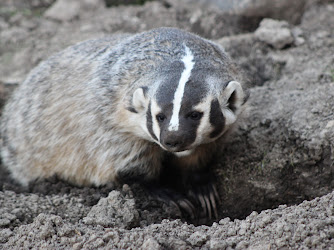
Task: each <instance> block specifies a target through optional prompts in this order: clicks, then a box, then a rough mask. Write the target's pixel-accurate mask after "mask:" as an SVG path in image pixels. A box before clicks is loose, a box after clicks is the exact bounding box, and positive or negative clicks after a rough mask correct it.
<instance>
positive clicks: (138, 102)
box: [132, 87, 149, 113]
mask: <svg viewBox="0 0 334 250" xmlns="http://www.w3.org/2000/svg"><path fill="white" fill-rule="evenodd" d="M148 102H149V101H148V98H147V87H140V88H138V89H136V90H135V92H134V93H133V96H132V106H133V109H134V110H135V111H136V112H137V113H138V112H142V111H144V110H146V108H147V106H148Z"/></svg>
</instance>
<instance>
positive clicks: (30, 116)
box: [1, 37, 159, 185]
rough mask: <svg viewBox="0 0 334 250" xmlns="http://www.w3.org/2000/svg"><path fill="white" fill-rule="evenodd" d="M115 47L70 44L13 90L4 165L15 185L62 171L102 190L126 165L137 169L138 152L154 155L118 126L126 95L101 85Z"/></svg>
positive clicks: (106, 41) (4, 124) (109, 41)
mask: <svg viewBox="0 0 334 250" xmlns="http://www.w3.org/2000/svg"><path fill="white" fill-rule="evenodd" d="M114 43H115V39H114V37H110V38H103V39H98V40H91V41H87V42H84V43H81V44H79V45H76V46H73V47H70V48H68V49H66V50H64V51H63V52H60V53H58V54H56V55H55V56H53V57H51V58H50V59H48V60H47V61H45V62H42V63H41V64H40V65H39V66H38V67H36V68H35V69H34V70H33V71H32V72H31V73H30V74H29V76H28V77H27V79H26V80H25V81H24V82H23V83H22V84H21V85H20V86H19V87H18V89H16V91H15V92H14V94H13V96H12V97H11V98H10V100H9V102H8V103H7V105H6V106H5V109H4V111H3V116H2V121H1V135H2V149H1V154H2V159H3V163H4V165H5V166H7V167H8V168H9V169H10V171H11V172H12V175H13V177H14V178H15V179H16V180H18V181H19V182H21V183H22V184H27V183H28V182H29V181H31V180H34V179H37V178H44V177H49V176H52V175H54V174H57V175H59V176H60V177H62V178H64V179H67V180H69V181H72V182H74V183H77V184H80V185H81V184H97V185H100V184H104V183H106V182H108V181H114V180H115V177H116V174H115V171H116V169H117V168H122V167H124V168H126V166H124V162H130V163H132V164H138V165H139V164H142V163H141V162H140V159H138V154H139V155H142V156H143V157H144V156H145V154H150V155H154V152H155V151H157V150H156V149H157V147H158V146H156V145H154V144H153V143H147V142H146V141H145V140H142V139H139V138H134V137H133V135H131V134H130V133H128V131H125V132H122V131H121V130H120V129H119V128H118V127H119V124H120V123H121V121H119V120H117V118H116V117H115V116H116V113H117V112H118V110H117V109H118V108H119V107H118V104H119V102H120V100H122V98H124V96H123V95H124V94H125V93H124V94H123V93H122V89H119V88H117V86H113V82H110V83H109V85H108V86H104V85H103V80H105V79H103V77H104V76H101V75H99V71H100V70H104V68H105V67H106V66H105V65H106V64H107V65H108V66H112V64H113V63H114V62H113V61H111V62H106V61H105V60H106V58H105V57H106V56H107V57H109V56H108V55H109V54H111V53H113V49H114V48H113V46H112V45H113V44H114ZM115 61H116V60H115ZM157 157H159V155H157ZM151 158H152V159H151V160H152V161H158V159H155V158H154V157H151ZM157 164H158V162H157ZM157 166H159V165H157ZM137 169H138V172H140V171H142V172H143V173H145V174H146V175H147V174H148V175H150V174H151V175H155V174H156V173H154V169H150V171H149V172H150V173H146V172H147V170H145V166H142V167H138V168H137ZM138 174H140V173H138Z"/></svg>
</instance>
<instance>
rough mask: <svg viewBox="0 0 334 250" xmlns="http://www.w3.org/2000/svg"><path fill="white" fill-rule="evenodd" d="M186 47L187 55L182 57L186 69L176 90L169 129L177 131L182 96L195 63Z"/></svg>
mask: <svg viewBox="0 0 334 250" xmlns="http://www.w3.org/2000/svg"><path fill="white" fill-rule="evenodd" d="M184 47H185V52H186V54H185V56H184V57H183V58H182V62H183V63H184V70H183V72H182V74H181V77H180V81H179V85H178V86H177V89H176V91H175V95H174V100H173V114H172V118H171V119H170V122H169V127H168V130H169V131H177V130H178V129H179V113H180V109H181V103H182V98H183V94H184V87H185V85H186V83H187V82H188V80H189V78H190V74H191V70H192V69H193V67H194V65H195V63H194V61H193V59H194V56H193V54H192V53H191V51H190V49H189V48H188V47H187V46H184Z"/></svg>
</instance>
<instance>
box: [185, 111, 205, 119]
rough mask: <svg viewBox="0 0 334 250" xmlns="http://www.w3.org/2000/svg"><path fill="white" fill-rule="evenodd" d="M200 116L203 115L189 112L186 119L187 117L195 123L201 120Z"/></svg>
mask: <svg viewBox="0 0 334 250" xmlns="http://www.w3.org/2000/svg"><path fill="white" fill-rule="evenodd" d="M202 116H203V113H201V112H198V111H193V112H190V113H189V114H188V117H189V118H190V119H192V120H195V121H197V120H199V119H201V118H202Z"/></svg>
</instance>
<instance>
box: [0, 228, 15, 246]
mask: <svg viewBox="0 0 334 250" xmlns="http://www.w3.org/2000/svg"><path fill="white" fill-rule="evenodd" d="M12 235H13V232H12V230H10V229H7V228H6V229H3V230H0V243H4V242H6V241H7V240H8V238H9V237H10V236H12Z"/></svg>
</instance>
